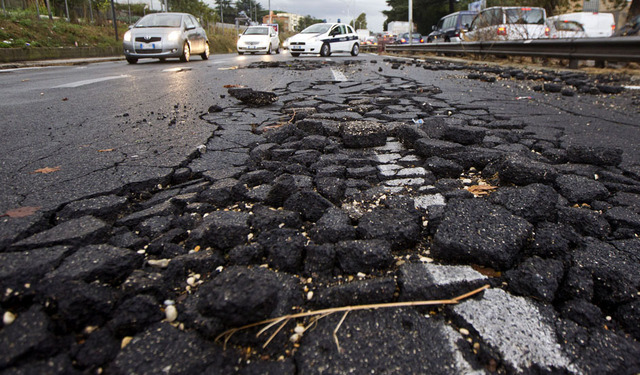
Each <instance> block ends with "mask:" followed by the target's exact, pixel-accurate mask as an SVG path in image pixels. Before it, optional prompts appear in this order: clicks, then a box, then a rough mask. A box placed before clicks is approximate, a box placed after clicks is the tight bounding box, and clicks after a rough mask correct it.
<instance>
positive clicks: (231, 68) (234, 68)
mask: <svg viewBox="0 0 640 375" xmlns="http://www.w3.org/2000/svg"><path fill="white" fill-rule="evenodd" d="M236 69H238V67H237V66H230V67H228V68H218V70H236Z"/></svg>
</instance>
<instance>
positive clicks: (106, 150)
mask: <svg viewBox="0 0 640 375" xmlns="http://www.w3.org/2000/svg"><path fill="white" fill-rule="evenodd" d="M115 150H116V149H115V148H105V149H103V150H98V152H114V151H115Z"/></svg>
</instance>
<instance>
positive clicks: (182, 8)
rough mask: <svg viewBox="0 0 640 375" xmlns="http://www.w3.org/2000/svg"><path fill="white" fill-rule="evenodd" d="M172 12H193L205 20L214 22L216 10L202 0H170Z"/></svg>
mask: <svg viewBox="0 0 640 375" xmlns="http://www.w3.org/2000/svg"><path fill="white" fill-rule="evenodd" d="M169 9H170V10H171V11H172V12H184V13H191V14H193V15H194V16H196V18H199V19H200V20H201V21H203V22H212V21H213V13H214V10H213V9H212V8H210V7H209V6H208V5H207V4H205V3H204V2H203V1H202V0H169Z"/></svg>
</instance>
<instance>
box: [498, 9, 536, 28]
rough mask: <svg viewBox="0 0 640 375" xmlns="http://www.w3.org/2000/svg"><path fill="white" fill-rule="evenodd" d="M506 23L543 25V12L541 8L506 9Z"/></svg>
mask: <svg viewBox="0 0 640 375" xmlns="http://www.w3.org/2000/svg"><path fill="white" fill-rule="evenodd" d="M505 13H506V15H507V23H518V24H534V25H535V24H538V25H542V24H543V23H544V12H543V11H542V9H541V8H508V9H505Z"/></svg>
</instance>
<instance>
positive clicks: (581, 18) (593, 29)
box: [549, 12, 616, 38]
mask: <svg viewBox="0 0 640 375" xmlns="http://www.w3.org/2000/svg"><path fill="white" fill-rule="evenodd" d="M549 18H550V19H557V20H561V21H575V22H577V23H579V24H581V25H582V28H583V29H584V33H585V35H586V36H587V38H606V37H610V36H612V35H613V33H614V32H615V31H616V21H615V20H614V18H613V14H611V13H598V12H577V13H568V14H561V15H559V16H553V17H549Z"/></svg>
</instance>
